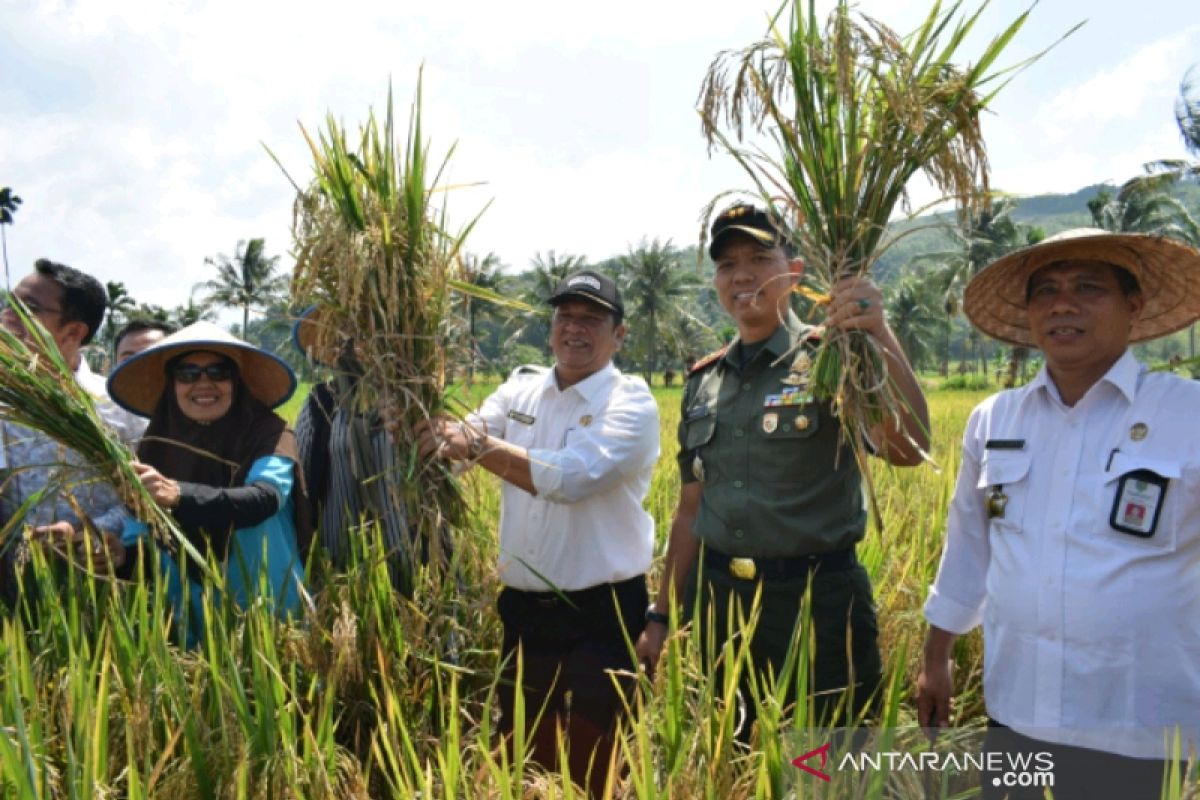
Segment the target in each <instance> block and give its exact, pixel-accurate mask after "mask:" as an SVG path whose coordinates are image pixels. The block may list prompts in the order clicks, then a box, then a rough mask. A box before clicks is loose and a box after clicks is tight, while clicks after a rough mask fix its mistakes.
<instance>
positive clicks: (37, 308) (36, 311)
mask: <svg viewBox="0 0 1200 800" xmlns="http://www.w3.org/2000/svg"><path fill="white" fill-rule="evenodd" d="M14 297H16V295H5V296H4V298H3V299H0V312H3V311H12V312H13V313H14V314H15V313H16V312H17V310H16V307H15V306H16V304H15V303H13V298H14ZM16 299H18V300H20V301H21V302H22V303H24V304H25V308H26V309H28V311H29V313H30V314H32V315H33V316H35V317H40V316H41V315H42V314H61V313H63V310H62V309H61V308H47V307H46V306H44V305H42V304H41V303H39V302H38V301H37V300H33V299H30V300H25V299H23V298H19V297H17V298H16Z"/></svg>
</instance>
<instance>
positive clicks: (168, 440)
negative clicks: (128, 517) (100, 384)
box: [137, 350, 312, 558]
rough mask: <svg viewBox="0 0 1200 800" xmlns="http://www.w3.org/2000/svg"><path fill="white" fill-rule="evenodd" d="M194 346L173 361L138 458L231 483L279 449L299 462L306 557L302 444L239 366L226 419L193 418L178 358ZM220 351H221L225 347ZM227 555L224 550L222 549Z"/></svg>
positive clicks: (195, 535)
mask: <svg viewBox="0 0 1200 800" xmlns="http://www.w3.org/2000/svg"><path fill="white" fill-rule="evenodd" d="M194 352H209V351H206V350H193V351H189V352H188V353H184V354H183V355H180V356H177V357H175V358H173V359H171V360H170V361H169V362H167V366H166V370H167V383H166V387H165V388H164V389H163V393H162V396H161V397H160V398H159V399H158V405H157V406H155V409H154V414H153V415H151V417H150V423H149V425H148V426H147V427H146V432H145V433H144V434H143V435H142V441H141V444H139V445H138V450H137V455H138V460H140V461H141V462H143V463H145V464H149V465H150V466H152V467H154V468H155V469H157V470H158V471H159V472H161V473H162V474H163V475H165V476H166V477H168V478H171V479H172V480H176V481H188V482H191V483H199V484H204V485H206V486H214V487H217V488H222V489H227V488H234V487H238V486H244V485H245V483H246V477H247V476H248V475H249V473H250V467H251V466H252V465H253V464H254V462H255V461H257V460H258V459H260V458H263V457H264V456H270V455H277V456H281V457H283V458H286V459H289V460H290V461H291V462H292V464H293V465H295V466H294V467H293V479H294V484H293V488H292V506H293V508H294V510H295V518H296V519H295V523H296V544H297V547H298V548H299V552H300V555H301V558H303V557H305V555H306V554H307V550H308V545H309V542H310V541H311V538H312V525H311V521H310V513H309V507H308V493H307V490H306V487H305V485H304V475H303V470H301V469H300V468H299V466H298V465H299V464H300V457H299V454H298V452H297V449H296V437H295V434H293V433H292V431H291V429H289V428H288V427H287V423H286V422H285V421H284V420H283V418H282V417H280V416H279V415H278V414H276V413H275V412H273V411H272V410H271V409H269V408H268V407H267V406H266V405H265V404H263V403H262V402H261V401H260V400H259V399H258V398H256V397H254V395H252V394H251V393H250V392H249V391H248V390H247V389H246V385H245V384H244V383H243V382H242V379H241V376H240V375H239V374H238V371H237V365H236V364H234V363H233V362H232V361H229V360H228V359H226V361H227V362H228V363H229V364H231V365H232V366H233V388H232V391H233V402H232V404H231V405H230V408H229V411H228V412H226V413H225V415H224V416H223V417H221V418H220V419H217V420H214V421H213V422H209V423H203V422H196V421H195V420H192V419H189V418H188V416H187V415H186V414H184V413H183V410H182V409H181V408H180V407H179V403H178V401H177V400H176V399H175V378H174V375H173V373H172V369H171V368H172V367H173V366H174V364H175V363H176V362H177V361H179V360H180V359H182V358H185V357H186V356H188V355H190V354H191V353H194ZM217 355H220V354H219V353H218V354H217ZM184 533H185V534H186V535H187V537H188V539H189V541H192V542H193V544H197V545H203V543H204V542H205V541H206V540H207V538H208V537H207V536H205V534H204V533H203V532H202V531H198V530H186V526H185V530H184ZM222 555H224V554H222Z"/></svg>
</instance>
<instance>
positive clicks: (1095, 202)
mask: <svg viewBox="0 0 1200 800" xmlns="http://www.w3.org/2000/svg"><path fill="white" fill-rule="evenodd" d="M1087 206H1088V211H1090V212H1091V214H1092V221H1093V222H1094V223H1095V225H1096V227H1097V228H1103V229H1104V230H1106V231H1112V232H1114V233H1148V234H1151V235H1154V236H1165V237H1167V238H1171V239H1176V240H1177V241H1181V242H1183V243H1185V244H1190V245H1192V246H1193V247H1195V246H1196V245H1200V227H1198V226H1197V225H1196V220H1194V219H1193V218H1192V215H1191V214H1190V213H1189V212H1188V209H1187V206H1185V205H1184V204H1183V203H1181V202H1179V200H1177V199H1176V198H1174V197H1172V196H1171V195H1169V194H1167V192H1166V191H1165V190H1164V189H1162V188H1158V187H1156V186H1154V185H1153V184H1151V183H1147V182H1144V181H1139V180H1138V179H1136V178H1135V179H1134V180H1131V181H1127V182H1126V183H1125V185H1124V186H1122V187H1121V189H1120V191H1119V192H1118V193H1117V195H1116V197H1113V194H1112V192H1110V191H1108V190H1107V189H1100V190H1099V191H1098V192H1096V195H1095V197H1093V198H1092V199H1091V200H1088V203H1087Z"/></svg>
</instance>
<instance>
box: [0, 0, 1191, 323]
mask: <svg viewBox="0 0 1200 800" xmlns="http://www.w3.org/2000/svg"><path fill="white" fill-rule="evenodd" d="M823 4H824V5H825V6H826V7H827V6H828V0H825V2H824V3H823ZM773 8H775V6H774V5H773V0H772V2H763V0H737V1H736V2H729V0H724V2H716V0H608V2H605V3H589V4H583V3H577V2H571V1H570V0H558V1H557V2H554V1H553V0H533V1H532V2H526V1H525V0H517V2H510V3H498V2H482V1H481V0H479V1H477V0H446V2H440V3H417V2H413V0H392V1H391V2H368V1H367V0H338V1H337V2H325V3H312V2H307V0H292V1H291V2H268V1H267V0H208V1H207V2H181V1H177V0H77V1H76V2H60V1H53V2H52V1H51V0H44V1H43V0H0V185H9V186H12V187H14V188H15V189H16V190H17V193H18V194H20V195H21V196H22V197H23V198H24V199H25V205H24V206H23V207H22V208H21V210H20V212H19V213H18V215H17V221H16V225H15V226H13V227H12V228H10V229H9V230H8V231H7V233H8V237H9V245H8V247H9V258H10V261H11V263H12V271H13V274H14V276H15V277H16V276H20V275H24V274H25V273H27V272H28V270H29V269H30V267H31V265H32V261H33V260H34V259H36V258H38V257H41V256H46V257H50V258H53V259H55V260H59V261H65V262H67V263H69V264H72V265H73V266H77V267H79V268H81V269H84V270H85V271H89V272H91V273H92V274H94V275H96V276H97V277H99V278H101V279H102V280H120V281H124V282H125V283H126V285H127V286H128V287H129V288H130V289H131V291H132V292H133V294H134V296H135V297H137V298H138V299H139V300H143V301H147V302H155V303H159V304H161V305H168V306H169V305H176V304H178V303H181V302H183V301H184V300H185V299H186V298H187V296H188V292H189V290H190V288H191V286H192V285H193V284H194V283H196V282H197V281H200V280H203V279H205V278H207V277H208V273H209V272H210V271H211V268H209V267H206V266H205V264H204V258H205V256H208V255H213V254H216V253H229V254H231V253H232V252H233V250H234V248H235V246H236V244H237V242H238V240H239V239H248V238H251V237H265V239H266V242H267V249H268V252H270V253H272V254H279V255H282V256H283V259H282V261H281V263H282V264H284V265H287V266H290V261H289V258H288V256H287V252H288V248H289V245H290V235H289V225H290V220H291V200H292V195H291V188H290V185H289V184H288V182H287V180H286V179H285V178H284V176H283V175H282V173H281V172H280V170H279V168H278V167H277V166H276V165H275V164H274V163H273V162H272V161H271V159H270V158H269V157H268V156H267V154H266V152H265V150H264V145H266V146H267V147H270V148H271V150H273V151H274V152H275V153H276V154H278V155H279V157H280V158H281V160H282V161H283V162H284V164H285V165H286V166H287V168H288V170H289V172H291V173H292V174H293V175H295V176H297V177H301V178H302V177H304V176H306V175H307V174H308V171H309V164H308V160H307V158H306V155H305V151H304V150H303V142H302V139H301V136H300V131H299V128H298V126H297V123H302V124H304V125H305V126H307V127H308V128H310V129H313V128H315V127H317V126H318V125H319V124H320V122H321V120H322V118H323V117H324V115H325V113H326V112H331V113H333V114H334V115H336V116H338V117H340V118H342V119H343V120H345V121H346V122H347V123H350V124H352V125H356V124H357V123H358V122H359V121H361V120H362V119H364V118H365V115H366V110H367V108H368V107H369V106H372V105H375V106H377V107H378V106H379V105H381V104H382V103H383V102H384V100H385V98H386V92H387V84H388V80H389V77H390V79H391V80H392V82H393V84H394V88H395V94H396V97H397V100H398V104H399V105H401V106H406V104H407V102H408V100H409V99H410V98H411V96H412V93H413V89H414V86H415V79H416V75H417V71H418V68H419V67H420V65H421V64H422V63H423V64H424V65H425V95H426V104H425V106H426V125H427V130H428V132H429V133H430V135H431V137H432V140H433V146H434V150H435V152H438V153H442V152H444V151H445V149H446V148H448V147H449V146H450V145H451V144H454V143H455V142H457V151H456V153H455V155H454V158H453V161H452V179H453V180H454V181H455V182H462V183H474V182H482V183H483V184H484V185H483V186H479V187H476V188H468V189H462V190H459V191H456V192H454V193H453V194H452V196H451V198H450V204H451V214H452V216H454V217H455V218H457V219H460V220H465V219H467V218H468V217H469V216H471V215H472V214H474V213H475V212H477V211H478V210H479V209H480V208H482V207H483V206H484V205H485V204H487V203H488V202H489V201H491V207H490V208H489V209H488V210H487V211H486V213H485V214H484V216H483V219H482V221H481V222H480V225H479V226H478V228H477V229H476V231H475V232H474V233H473V234H472V237H471V239H470V241H469V243H468V249H469V250H471V251H473V252H479V253H486V252H489V251H491V252H495V253H496V254H498V255H499V256H500V258H501V259H502V260H503V261H504V262H505V263H507V264H509V265H511V266H512V267H513V268H515V269H524V268H526V267H527V266H528V263H529V261H530V259H531V258H532V257H533V255H534V254H535V253H536V252H538V251H542V252H545V251H547V250H550V249H554V250H557V251H558V252H560V253H562V252H570V253H577V254H584V255H586V256H588V257H590V258H595V259H600V258H605V257H608V256H611V255H615V254H618V253H621V252H624V251H625V250H626V248H627V247H628V246H629V245H630V244H631V243H636V242H637V241H638V240H639V239H641V238H642V237H661V238H663V239H666V238H672V239H674V240H675V242H676V243H678V244H690V243H693V242H694V241H695V240H696V237H697V234H698V222H697V215H698V212H699V209H700V208H701V206H702V205H703V204H704V203H705V202H707V201H708V200H709V199H710V198H711V197H713V196H714V195H715V194H716V193H718V192H720V191H722V190H725V189H731V188H741V187H744V186H745V185H746V181H745V180H744V179H743V178H742V176H741V175H740V173H739V172H738V170H737V168H736V167H734V166H733V165H731V164H730V162H729V160H728V159H727V158H724V157H721V156H719V155H714V156H713V157H711V158H710V157H709V156H708V154H707V152H706V149H705V145H704V142H703V140H702V139H701V137H700V133H699V124H698V119H697V116H696V111H695V100H696V94H697V90H698V88H699V85H700V81H701V79H702V77H703V75H704V71H705V68H706V66H707V64H708V63H709V61H710V60H711V59H712V57H713V55H714V54H715V53H716V52H717V51H719V50H721V49H722V48H729V47H740V46H742V45H745V44H747V43H749V42H751V41H753V40H755V39H757V38H759V37H760V36H761V35H762V33H763V32H764V31H765V26H766V15H767V11H768V10H769V9H773ZM862 8H863V9H864V10H867V11H869V12H870V13H872V14H874V15H876V16H878V17H880V18H881V19H883V20H885V21H886V22H888V23H889V24H891V25H892V26H893V27H895V28H896V29H897V30H900V31H907V30H910V29H911V28H912V27H913V26H914V25H915V23H916V22H917V21H918V19H919V17H920V15H921V14H922V13H923V12H924V11H925V10H926V9H927V8H928V5H927V0H887V2H879V0H875V1H874V2H864V3H863V4H862ZM1024 8H1025V6H1024V5H1023V4H1021V3H1017V2H1014V0H994V2H993V3H992V5H991V6H990V7H989V8H988V9H987V11H986V13H985V15H984V16H983V18H982V19H981V22H980V25H979V29H980V31H981V32H982V33H983V34H986V35H987V36H989V37H990V36H992V35H994V34H996V33H997V32H999V31H1000V30H1001V29H1002V27H1003V25H1004V24H1005V23H1006V22H1007V21H1009V20H1010V19H1012V18H1013V17H1015V16H1016V15H1017V14H1018V13H1020V11H1022V10H1024ZM1193 9H1194V6H1193V4H1192V3H1191V2H1184V0H1141V1H1140V2H1137V3H1132V4H1131V3H1127V2H1116V0H1095V1H1094V2H1090V3H1086V4H1085V3H1080V2H1076V1H1075V0H1070V1H1068V0H1043V1H1042V2H1041V4H1040V5H1038V6H1037V7H1036V8H1034V9H1033V12H1032V14H1031V18H1030V22H1029V24H1028V25H1027V26H1026V28H1025V30H1024V31H1023V32H1022V33H1021V35H1020V36H1019V38H1018V41H1017V42H1016V43H1015V44H1014V46H1013V48H1012V49H1011V51H1010V56H1009V61H1016V60H1019V59H1020V58H1022V57H1025V56H1028V55H1030V54H1032V53H1034V52H1036V51H1038V50H1040V49H1042V48H1044V47H1046V46H1048V45H1049V44H1051V43H1052V42H1053V41H1054V40H1056V39H1057V38H1058V37H1059V35H1061V34H1062V33H1063V32H1065V31H1066V30H1067V29H1068V28H1070V27H1071V26H1072V25H1073V24H1075V23H1076V22H1079V21H1081V20H1083V19H1087V20H1088V22H1087V24H1086V25H1085V26H1084V27H1083V28H1082V29H1081V30H1080V31H1079V32H1077V33H1076V34H1075V35H1074V36H1072V37H1070V38H1069V39H1068V40H1067V41H1065V42H1063V43H1062V44H1061V45H1059V46H1058V47H1057V48H1056V49H1054V50H1053V51H1052V52H1051V53H1050V54H1048V55H1047V56H1046V57H1045V58H1043V59H1042V60H1041V61H1040V62H1039V63H1037V64H1035V65H1034V66H1033V67H1031V68H1030V69H1028V70H1026V71H1025V72H1023V73H1021V74H1019V75H1018V76H1017V77H1016V78H1015V79H1014V80H1013V82H1012V83H1011V84H1010V85H1009V87H1008V88H1007V89H1006V90H1005V91H1004V93H1003V94H1002V95H1001V96H1000V98H999V99H998V100H997V101H996V103H995V105H994V112H995V113H994V114H993V115H992V116H990V117H989V118H988V119H987V120H986V122H985V133H986V135H987V137H988V143H989V152H990V156H991V162H992V167H993V183H994V185H995V186H998V187H1000V188H1003V189H1005V190H1007V191H1011V192H1016V193H1022V194H1026V193H1037V192H1049V191H1073V190H1075V189H1077V188H1079V187H1080V186H1083V185H1085V184H1088V183H1094V182H1099V181H1116V182H1119V181H1121V180H1123V179H1125V178H1126V177H1129V176H1130V175H1132V174H1133V173H1135V172H1136V171H1137V170H1138V169H1139V167H1140V165H1141V164H1142V163H1143V162H1145V161H1148V160H1150V159H1154V158H1164V157H1182V156H1184V155H1185V151H1184V150H1183V147H1182V144H1181V142H1180V140H1179V136H1178V132H1177V130H1176V128H1175V125H1174V119H1173V116H1172V104H1173V102H1174V98H1175V96H1176V94H1177V91H1178V85H1179V80H1180V78H1181V77H1182V75H1183V73H1184V71H1185V70H1186V69H1187V67H1188V66H1190V65H1191V64H1193V63H1197V62H1200V17H1198V16H1197V15H1196V14H1195V13H1194V10H1193ZM977 51H978V45H976V47H974V48H969V52H977Z"/></svg>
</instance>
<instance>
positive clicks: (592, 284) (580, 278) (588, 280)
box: [567, 275, 600, 292]
mask: <svg viewBox="0 0 1200 800" xmlns="http://www.w3.org/2000/svg"><path fill="white" fill-rule="evenodd" d="M581 283H582V284H583V285H585V286H587V287H588V288H590V289H593V290H594V291H597V292H598V291H600V281H599V280H597V279H596V278H593V277H592V276H591V275H577V276H576V277H574V278H571V280H570V281H569V282H568V283H567V286H570V287H571V288H572V289H573V288H575V287H576V286H578V285H579V284H581Z"/></svg>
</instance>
